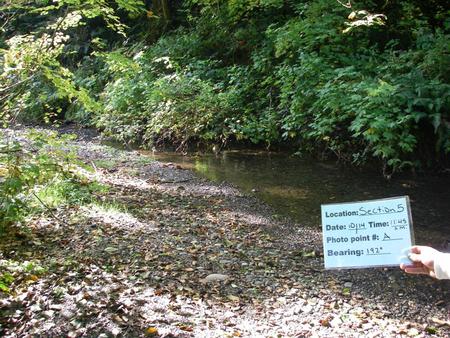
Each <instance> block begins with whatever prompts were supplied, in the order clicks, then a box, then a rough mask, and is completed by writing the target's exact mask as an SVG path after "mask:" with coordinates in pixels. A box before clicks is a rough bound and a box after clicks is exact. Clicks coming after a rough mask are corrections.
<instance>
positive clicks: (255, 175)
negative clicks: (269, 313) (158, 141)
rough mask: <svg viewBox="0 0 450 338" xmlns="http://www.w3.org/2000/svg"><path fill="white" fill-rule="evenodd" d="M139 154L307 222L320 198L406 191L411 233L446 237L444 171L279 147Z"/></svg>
mask: <svg viewBox="0 0 450 338" xmlns="http://www.w3.org/2000/svg"><path fill="white" fill-rule="evenodd" d="M142 154H143V155H147V156H150V157H152V158H154V159H155V160H158V161H161V162H166V163H167V162H172V163H175V164H178V165H180V166H181V167H182V168H185V169H190V170H193V171H194V172H196V173H197V175H199V176H201V177H204V178H207V179H209V180H212V181H214V182H218V183H220V182H223V181H225V182H228V183H231V184H233V185H234V186H236V187H238V188H239V189H240V190H241V191H243V192H245V193H247V194H254V195H256V196H257V197H258V198H259V199H261V200H263V201H264V202H266V203H267V204H268V205H270V206H271V207H272V208H273V209H274V211H275V213H277V214H279V215H281V216H288V217H290V218H292V219H293V220H295V221H296V222H298V223H299V224H302V225H305V226H311V227H318V226H319V225H320V224H321V220H320V205H321V204H326V203H340V202H349V201H361V200H370V199H377V198H386V197H393V196H404V195H408V196H409V197H410V200H411V209H412V215H413V224H414V228H415V230H416V232H417V231H419V232H420V233H421V235H419V236H416V239H418V240H421V242H422V241H427V237H428V236H427V235H426V233H430V234H431V233H434V235H433V236H430V237H433V238H434V239H436V238H437V239H438V240H439V238H441V239H442V241H444V240H445V239H450V175H449V174H448V173H447V174H445V175H444V174H442V175H432V176H427V175H424V176H419V175H417V176H412V175H409V176H403V177H394V178H393V179H391V180H389V181H388V180H385V179H384V178H383V177H382V175H381V173H380V171H376V170H368V169H365V170H359V169H356V168H353V167H349V166H343V165H340V164H337V163H336V162H332V161H331V162H323V161H322V162H321V161H317V160H305V159H301V158H299V157H293V156H289V155H288V154H284V153H270V152H261V151H241V150H239V151H225V152H223V153H220V154H219V155H214V154H204V155H197V156H182V155H180V154H177V153H170V152H160V153H151V152H142ZM423 232H425V233H423ZM430 241H433V240H432V239H431V238H430ZM433 242H435V241H433ZM422 243H423V242H422ZM423 244H426V243H423ZM449 249H450V247H449Z"/></svg>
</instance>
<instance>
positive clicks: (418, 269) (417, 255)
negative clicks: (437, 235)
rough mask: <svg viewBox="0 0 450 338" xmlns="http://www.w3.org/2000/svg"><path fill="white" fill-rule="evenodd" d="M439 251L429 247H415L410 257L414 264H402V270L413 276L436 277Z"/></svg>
mask: <svg viewBox="0 0 450 338" xmlns="http://www.w3.org/2000/svg"><path fill="white" fill-rule="evenodd" d="M438 255H439V251H437V250H435V249H433V248H430V247H428V246H413V247H412V248H411V250H410V253H409V255H408V257H409V259H410V260H411V261H412V264H403V263H402V264H400V269H402V270H404V271H405V272H407V273H411V274H424V275H429V276H431V277H436V274H435V271H434V259H435V257H437V256H438Z"/></svg>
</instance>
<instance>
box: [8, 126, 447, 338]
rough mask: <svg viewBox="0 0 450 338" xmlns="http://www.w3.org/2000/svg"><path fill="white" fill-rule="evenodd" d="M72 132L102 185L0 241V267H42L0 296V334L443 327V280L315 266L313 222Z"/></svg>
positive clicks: (327, 333) (411, 332)
mask: <svg viewBox="0 0 450 338" xmlns="http://www.w3.org/2000/svg"><path fill="white" fill-rule="evenodd" d="M77 133H78V134H79V136H80V137H79V139H78V141H76V142H74V146H75V147H76V148H77V153H78V155H79V157H80V159H81V160H82V161H83V162H84V163H85V164H86V166H90V167H91V168H92V170H91V171H90V172H87V173H86V175H87V176H89V178H90V179H91V180H95V181H97V182H100V183H102V184H104V185H106V186H108V187H109V188H108V190H107V191H104V192H102V193H99V194H98V196H97V198H98V201H99V203H97V204H95V205H78V206H77V205H74V206H70V207H67V208H64V209H60V210H56V211H55V213H56V214H57V216H58V219H59V220H60V221H58V220H56V219H54V218H52V217H50V216H49V215H42V216H40V217H35V218H34V219H32V220H30V221H29V228H30V229H31V230H30V232H29V233H28V234H27V235H26V236H25V237H24V238H16V239H15V240H14V241H4V242H2V243H1V256H0V260H1V262H2V263H1V265H0V269H4V270H6V269H8V268H11V262H13V261H24V260H27V261H30V262H35V263H36V264H39V265H40V266H42V267H44V268H45V269H46V271H45V273H43V274H40V275H39V276H36V275H34V274H33V273H32V272H31V273H23V278H22V280H20V281H17V285H15V288H14V292H13V293H12V294H10V295H7V294H1V296H0V311H1V316H0V317H1V319H0V324H1V328H0V333H1V334H2V335H3V336H6V337H27V336H30V337H31V336H54V337H59V336H68V337H94V336H95V337H99V336H101V337H114V336H118V337H120V336H130V337H135V336H136V337H139V336H142V337H144V336H160V337H224V336H228V337H233V336H234V337H270V336H281V337H336V336H346V337H367V336H371V337H376V336H379V337H392V336H397V335H399V336H400V335H408V336H418V337H420V336H448V329H449V328H450V326H449V322H448V321H449V312H448V309H449V306H450V284H449V282H448V281H435V280H432V279H431V278H427V277H422V276H409V275H405V274H404V273H402V272H401V271H400V270H399V269H367V270H350V271H340V272H339V271H338V272H329V271H324V270H323V257H322V254H321V234H320V231H319V229H314V228H311V227H307V228H305V227H303V226H302V225H301V224H298V223H295V222H293V221H292V220H289V219H285V218H281V217H273V216H272V215H274V212H273V211H272V210H271V209H270V208H269V207H268V206H267V205H265V204H263V203H261V202H260V201H258V200H257V199H256V198H255V197H253V196H250V195H247V194H244V193H242V192H241V191H239V190H238V189H236V188H235V187H233V186H231V185H229V184H227V183H222V184H215V183H212V182H210V181H207V180H205V179H201V178H199V177H197V176H196V175H194V174H193V173H192V172H191V171H188V170H184V169H182V168H180V167H179V166H177V165H175V164H167V163H165V164H164V163H160V162H156V161H150V160H149V159H148V158H146V157H143V156H141V155H140V154H139V153H138V152H136V151H126V150H118V149H114V148H111V147H108V146H104V145H102V144H101V143H100V139H99V138H98V136H97V135H96V134H95V133H94V132H90V133H86V132H85V131H82V130H80V131H77ZM208 276H209V277H208Z"/></svg>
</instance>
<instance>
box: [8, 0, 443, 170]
mask: <svg viewBox="0 0 450 338" xmlns="http://www.w3.org/2000/svg"><path fill="white" fill-rule="evenodd" d="M9 7H10V8H13V7H14V6H13V5H12V4H9ZM19 7H20V6H19ZM19 7H17V6H16V7H15V8H16V9H17V8H19ZM144 9H146V10H147V15H145V16H141V17H140V16H139V15H140V13H143V12H144ZM20 11H22V12H21V13H22V15H26V13H27V11H26V10H25V9H24V7H23V6H22V7H20ZM31 12H33V13H34V14H31ZM163 12H164V13H163ZM169 12H170V13H171V16H169V15H168V14H169ZM126 13H128V14H129V15H131V17H132V18H131V19H130V17H129V15H128V14H126ZM28 15H30V17H31V18H33V20H37V19H36V17H35V16H36V15H38V16H39V17H40V18H41V19H40V21H39V20H38V21H37V22H38V24H37V25H38V27H39V28H40V29H38V30H34V31H33V32H31V31H30V32H28V34H21V35H19V34H14V33H12V31H9V33H8V34H5V35H4V36H5V37H8V38H7V39H5V43H7V45H8V48H6V49H5V50H4V52H3V62H2V67H3V68H2V70H3V76H2V78H1V79H2V91H3V92H2V93H6V94H7V99H6V100H5V101H4V102H5V103H4V106H3V111H2V114H3V115H5V117H7V118H11V117H12V116H16V115H19V116H20V115H22V116H26V117H27V118H29V117H31V118H32V119H34V120H40V121H42V120H44V121H46V120H51V119H52V118H55V117H62V116H65V117H66V118H70V119H75V120H78V121H82V122H83V123H95V124H96V125H97V126H98V127H100V128H102V129H103V130H104V131H105V132H106V133H107V134H109V135H111V136H114V137H116V138H117V139H119V140H121V141H124V142H129V141H134V142H136V141H137V142H144V143H147V144H149V143H152V142H155V141H161V140H168V141H170V142H176V143H178V144H181V145H185V144H187V143H189V142H197V141H203V142H211V141H214V142H221V143H226V142H227V141H229V140H237V141H242V140H248V141H250V142H253V143H258V144H266V145H272V144H280V143H284V144H289V145H291V146H293V147H295V148H296V150H299V151H301V152H311V151H312V152H320V153H321V154H335V155H336V156H338V157H339V158H341V159H345V160H348V161H353V162H354V163H357V164H361V163H365V162H367V161H371V160H372V159H376V160H378V161H379V162H380V164H381V165H380V166H381V167H383V168H384V169H385V173H386V174H388V172H390V171H395V170H400V169H402V168H405V167H410V166H420V165H423V164H425V165H433V164H436V163H443V160H444V159H445V158H448V154H449V152H450V141H449V139H450V127H449V126H450V122H449V121H450V117H449V114H450V112H449V109H448V107H449V106H450V105H449V95H450V90H449V82H450V78H449V75H448V71H447V70H448V68H449V66H450V56H449V55H450V54H449V46H450V44H449V28H450V20H449V18H448V12H446V11H445V6H444V2H442V1H440V0H436V1H434V2H433V3H432V4H431V5H430V6H425V7H424V6H423V5H422V4H421V3H418V2H416V1H405V2H401V3H383V4H378V3H377V2H372V1H358V2H355V3H353V4H352V7H351V8H348V6H347V7H346V6H342V5H341V4H340V3H339V2H335V1H328V0H314V1H310V2H303V1H300V2H299V1H279V0H264V1H262V0H261V1H209V0H205V1H204V0H191V1H187V2H182V3H178V2H174V3H171V4H170V6H169V3H168V2H166V1H153V2H152V4H151V6H150V8H145V6H144V4H143V2H141V1H118V0H117V1H115V2H112V1H111V2H108V1H104V0H90V1H79V0H64V1H59V2H57V3H53V2H45V1H44V2H42V3H41V4H40V5H39V6H38V5H36V6H35V8H34V9H33V10H28ZM22 19H23V17H22ZM98 19H101V21H96V25H95V27H98V26H99V24H100V27H101V29H105V27H111V28H113V30H114V31H116V32H117V33H119V35H118V34H116V33H115V35H114V37H113V36H112V35H108V34H105V33H98V34H97V35H95V34H92V33H89V34H88V35H86V33H87V31H86V30H85V29H84V26H89V27H91V28H93V27H94V26H93V22H94V21H93V20H98ZM169 19H172V22H171V23H169V22H168V20H169ZM158 20H159V21H160V24H159V25H158V24H155V21H158ZM13 21H14V20H13ZM147 21H148V23H149V24H148V25H146V24H145V23H146V22H147ZM125 22H126V23H127V24H128V25H130V26H133V27H134V28H133V30H132V32H133V35H132V36H131V37H130V38H129V39H128V40H127V41H125V40H120V41H121V42H120V44H119V43H115V42H116V41H115V37H117V36H120V34H124V33H125V25H124V23H125ZM20 23H21V21H20V20H19V21H17V22H16V24H20ZM149 27H153V29H155V30H154V31H151V32H147V31H145V29H149ZM163 30H164V31H165V33H164V34H160V33H161V32H162V31H163ZM5 32H8V31H7V30H6V31H5ZM83 34H85V35H83ZM158 34H160V35H159V36H158ZM83 36H86V37H87V39H92V40H89V42H88V43H87V42H86V41H84V42H83V41H82V37H83ZM149 41H151V43H149ZM119 45H120V46H119ZM39 46H44V47H45V48H44V50H42V48H39ZM81 46H84V47H81Z"/></svg>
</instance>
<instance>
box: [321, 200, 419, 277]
mask: <svg viewBox="0 0 450 338" xmlns="http://www.w3.org/2000/svg"><path fill="white" fill-rule="evenodd" d="M322 228H323V250H324V257H325V268H326V269H341V268H344V269H345V268H367V267H377V266H378V267H379V266H398V265H399V264H400V263H410V261H409V259H408V257H407V251H408V249H409V248H410V247H411V246H412V245H413V243H414V237H413V231H412V218H411V209H410V205H409V198H408V196H403V197H393V198H386V199H379V200H372V201H362V202H351V203H339V204H324V205H322Z"/></svg>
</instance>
